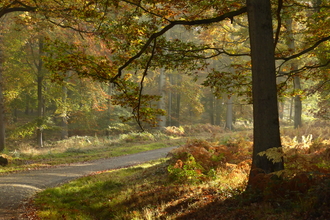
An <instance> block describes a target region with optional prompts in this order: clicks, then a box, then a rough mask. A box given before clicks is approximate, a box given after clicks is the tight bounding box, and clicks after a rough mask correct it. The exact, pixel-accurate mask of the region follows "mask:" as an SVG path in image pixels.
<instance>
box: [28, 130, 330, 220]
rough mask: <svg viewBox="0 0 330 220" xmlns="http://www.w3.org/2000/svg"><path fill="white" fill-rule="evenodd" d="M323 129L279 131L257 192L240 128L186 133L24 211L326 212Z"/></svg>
mask: <svg viewBox="0 0 330 220" xmlns="http://www.w3.org/2000/svg"><path fill="white" fill-rule="evenodd" d="M303 129H304V130H303ZM327 129H328V128H326V127H324V128H323V129H322V128H320V127H318V128H302V129H301V131H299V132H298V131H291V130H285V131H283V132H282V134H283V136H282V143H283V153H282V154H281V156H283V157H284V160H285V170H284V171H283V172H281V173H276V174H260V175H257V176H256V177H255V179H253V181H255V186H257V188H258V190H259V192H258V193H257V194H254V193H255V192H254V193H251V192H250V191H245V189H246V186H247V179H248V174H249V172H250V167H251V153H252V152H251V150H252V142H251V139H250V137H251V136H250V135H249V134H246V133H240V134H243V135H237V134H234V135H233V136H232V137H227V136H225V140H223V139H216V138H215V139H214V140H213V141H206V140H189V141H187V143H186V144H184V145H183V146H180V147H178V148H177V149H175V150H173V151H172V152H171V157H170V158H168V159H162V160H159V161H157V162H152V163H151V164H147V165H145V166H137V167H132V168H126V169H120V170H115V171H109V172H105V173H102V174H100V175H91V176H88V177H84V178H81V179H79V180H77V181H73V182H71V183H69V184H66V185H64V186H61V187H57V188H54V189H48V190H46V191H44V192H41V193H39V194H38V196H37V197H36V199H35V203H34V205H35V206H34V207H35V208H36V209H31V213H32V214H34V215H35V214H37V215H38V216H39V218H40V219H124V220H125V219H136V220H137V219H141V220H142V219H226V220H227V219H228V220H231V219H232V220H238V219H274V220H281V219H285V220H289V219H330V211H329V210H330V209H329V208H330V178H329V177H330V140H329V137H328V136H326V132H327ZM302 131H304V132H302ZM31 213H30V214H31Z"/></svg>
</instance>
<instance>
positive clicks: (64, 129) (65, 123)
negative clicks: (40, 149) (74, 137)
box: [61, 85, 69, 140]
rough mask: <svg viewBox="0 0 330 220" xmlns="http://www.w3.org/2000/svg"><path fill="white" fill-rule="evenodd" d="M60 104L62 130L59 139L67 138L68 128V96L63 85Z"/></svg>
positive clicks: (66, 89)
mask: <svg viewBox="0 0 330 220" xmlns="http://www.w3.org/2000/svg"><path fill="white" fill-rule="evenodd" d="M62 92H63V94H62V104H63V105H64V106H63V112H62V115H61V117H62V120H61V127H62V131H61V139H62V140H64V139H68V137H69V131H68V130H69V129H68V112H67V102H66V100H67V98H68V88H67V87H66V86H65V85H63V86H62Z"/></svg>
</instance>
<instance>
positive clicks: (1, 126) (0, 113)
mask: <svg viewBox="0 0 330 220" xmlns="http://www.w3.org/2000/svg"><path fill="white" fill-rule="evenodd" d="M2 28H3V25H1V26H0V152H2V151H3V150H4V149H5V145H6V143H5V137H6V135H5V134H6V132H5V103H4V98H3V90H4V89H3V83H4V82H3V72H4V69H3V64H4V62H5V61H4V54H3V35H2V32H1V30H2Z"/></svg>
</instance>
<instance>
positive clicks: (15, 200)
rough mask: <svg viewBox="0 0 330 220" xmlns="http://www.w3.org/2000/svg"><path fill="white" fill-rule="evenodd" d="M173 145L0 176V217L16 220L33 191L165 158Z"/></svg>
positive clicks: (1, 218)
mask: <svg viewBox="0 0 330 220" xmlns="http://www.w3.org/2000/svg"><path fill="white" fill-rule="evenodd" d="M174 148H175V147H167V148H161V149H157V150H150V151H145V152H141V153H137V154H131V155H125V156H120V157H113V158H109V159H102V160H97V161H93V162H87V163H77V164H70V165H65V166H58V167H55V168H46V169H40V170H32V171H24V172H19V173H14V174H5V175H1V176H0V220H18V219H24V218H23V217H20V216H21V214H23V213H24V204H25V202H26V201H27V199H29V198H31V197H32V196H33V195H34V194H35V193H36V192H38V191H41V190H44V189H46V188H50V187H55V186H58V185H60V184H63V183H66V182H69V181H70V180H73V179H76V178H79V177H82V176H85V175H88V174H91V173H93V172H98V171H103V170H110V169H118V168H122V167H127V166H132V165H136V164H140V163H143V162H147V161H150V160H155V159H158V158H162V157H166V155H167V154H168V152H169V151H171V150H172V149H174Z"/></svg>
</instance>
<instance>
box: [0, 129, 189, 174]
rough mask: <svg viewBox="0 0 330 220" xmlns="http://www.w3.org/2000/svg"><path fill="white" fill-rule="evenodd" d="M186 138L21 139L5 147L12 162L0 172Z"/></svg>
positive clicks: (154, 146)
mask: <svg viewBox="0 0 330 220" xmlns="http://www.w3.org/2000/svg"><path fill="white" fill-rule="evenodd" d="M184 142H185V138H179V137H171V136H161V137H159V134H156V135H154V134H150V133H145V134H140V133H131V134H126V135H123V136H118V137H116V138H112V139H109V138H98V137H71V138H69V139H67V140H62V141H56V142H55V141H54V142H47V143H45V147H43V148H35V147H34V146H33V145H30V144H28V143H22V144H21V145H16V146H11V147H10V148H9V149H6V151H5V152H4V154H3V156H4V157H6V158H7V159H8V160H9V165H8V166H5V167H1V166H0V173H8V172H18V171H23V170H28V169H38V168H42V167H49V166H55V165H61V164H70V163H78V162H86V161H93V160H97V159H104V158H110V157H116V156H121V155H127V154H134V153H138V152H143V151H148V150H154V149H159V148H164V147H170V146H177V145H180V144H182V143H184Z"/></svg>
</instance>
